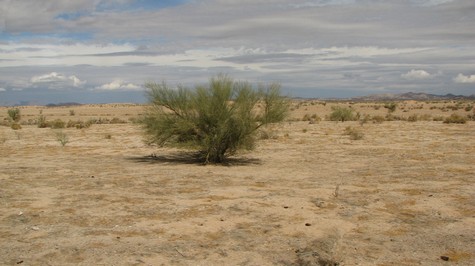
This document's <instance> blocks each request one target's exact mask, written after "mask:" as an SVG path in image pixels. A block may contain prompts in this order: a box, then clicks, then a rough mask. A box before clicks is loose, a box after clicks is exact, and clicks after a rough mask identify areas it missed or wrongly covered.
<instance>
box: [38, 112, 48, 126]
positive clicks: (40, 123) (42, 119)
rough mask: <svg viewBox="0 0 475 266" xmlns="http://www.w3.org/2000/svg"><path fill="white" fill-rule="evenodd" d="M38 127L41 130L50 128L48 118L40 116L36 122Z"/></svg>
mask: <svg viewBox="0 0 475 266" xmlns="http://www.w3.org/2000/svg"><path fill="white" fill-rule="evenodd" d="M36 125H37V126H38V127H39V128H47V127H49V126H50V125H49V123H48V122H47V121H46V116H44V115H40V116H38V119H37V120H36Z"/></svg>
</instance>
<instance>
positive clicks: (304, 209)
mask: <svg viewBox="0 0 475 266" xmlns="http://www.w3.org/2000/svg"><path fill="white" fill-rule="evenodd" d="M474 105H475V103H474V102H473V101H472V102H470V101H462V102H459V101H435V102H423V101H421V102H416V101H401V102H398V103H397V108H396V110H395V111H394V112H393V113H390V112H389V110H388V109H387V108H385V104H384V103H377V102H356V103H354V102H323V101H317V100H294V102H293V104H292V108H291V114H290V117H289V118H288V119H287V121H285V122H282V123H279V124H275V125H271V126H269V127H267V128H265V129H264V132H262V133H261V135H260V137H259V138H260V140H259V142H257V146H256V147H255V149H254V150H253V151H249V152H248V151H246V152H241V153H239V154H237V155H235V156H233V157H231V158H230V159H229V161H228V162H227V163H226V164H224V165H203V164H201V163H200V162H198V161H196V160H195V159H194V158H193V157H192V156H191V153H190V152H189V151H183V150H177V149H172V148H160V147H156V146H149V145H147V144H145V143H144V141H143V135H142V130H141V128H140V125H138V124H136V123H134V121H135V120H136V119H137V117H139V116H140V114H141V113H143V112H144V106H142V105H132V104H105V105H81V106H67V107H45V106H23V107H18V108H19V109H20V110H21V116H22V118H21V120H20V124H21V127H22V128H21V129H19V130H13V129H12V128H10V127H9V126H8V125H7V123H6V122H5V121H7V117H8V115H7V110H8V109H10V107H0V121H3V122H5V123H4V125H3V126H0V265H475V185H474V180H475V121H470V120H469V121H467V122H466V123H465V124H453V123H443V120H444V119H445V118H446V117H449V116H450V115H451V114H452V113H457V114H459V115H461V116H471V117H473V115H474V109H473V106H474ZM332 106H345V107H349V106H351V107H352V108H353V109H354V110H355V113H356V112H358V113H359V117H360V118H359V120H360V121H346V122H335V121H329V120H328V116H329V114H330V113H331V107H332ZM470 107H471V108H470ZM40 115H42V116H44V117H45V118H46V119H47V120H49V121H53V120H57V119H59V120H62V121H64V122H65V123H67V122H68V121H69V120H71V121H94V123H93V124H92V125H91V126H90V127H86V128H79V129H78V128H75V127H70V128H67V127H65V128H62V129H51V128H38V126H37V125H36V124H35V121H36V119H37V118H38V117H39V116H40ZM388 120H389V121H388ZM348 129H354V130H356V131H357V132H359V134H358V135H355V136H352V135H349V134H347V133H348ZM58 132H62V133H63V135H62V136H63V137H65V139H64V140H65V141H64V142H63V143H61V141H60V140H59V139H58V136H59V135H58Z"/></svg>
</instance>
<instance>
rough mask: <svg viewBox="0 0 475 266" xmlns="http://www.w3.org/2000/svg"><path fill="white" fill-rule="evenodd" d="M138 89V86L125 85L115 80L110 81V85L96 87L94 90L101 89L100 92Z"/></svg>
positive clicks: (121, 81) (123, 82)
mask: <svg viewBox="0 0 475 266" xmlns="http://www.w3.org/2000/svg"><path fill="white" fill-rule="evenodd" d="M140 88H141V87H140V86H137V85H135V84H133V83H127V82H125V81H123V80H120V79H117V80H114V81H112V82H111V83H106V84H103V85H101V86H99V87H96V89H101V90H137V89H140Z"/></svg>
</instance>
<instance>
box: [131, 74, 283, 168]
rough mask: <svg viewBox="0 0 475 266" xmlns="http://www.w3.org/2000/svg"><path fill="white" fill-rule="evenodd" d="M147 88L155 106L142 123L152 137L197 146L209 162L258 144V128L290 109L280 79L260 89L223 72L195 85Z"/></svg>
mask: <svg viewBox="0 0 475 266" xmlns="http://www.w3.org/2000/svg"><path fill="white" fill-rule="evenodd" d="M145 87H146V88H147V89H148V98H149V101H150V106H149V107H148V110H147V112H146V114H145V115H144V117H143V118H142V119H141V120H140V122H141V123H142V125H143V128H144V129H145V132H146V135H147V136H148V142H149V143H155V144H158V145H160V146H175V147H176V146H178V147H186V148H193V149H197V150H198V151H200V155H201V158H202V159H203V161H204V162H205V163H222V162H223V161H224V160H225V158H226V157H227V156H229V155H232V154H233V153H235V152H236V151H237V150H239V149H252V148H253V146H254V142H255V139H256V138H255V137H256V134H255V133H256V131H257V130H258V129H259V128H261V127H262V126H264V125H266V124H269V123H274V122H280V121H282V120H283V119H284V118H285V116H286V115H287V112H288V101H287V99H285V98H284V97H282V96H281V95H280V86H279V85H278V84H270V85H268V86H260V88H259V89H258V90H254V89H253V88H252V86H251V84H250V83H248V82H238V81H234V80H233V79H231V78H229V77H227V76H225V75H219V76H217V77H213V78H211V80H210V82H209V84H208V85H204V86H196V88H195V89H194V90H191V89H187V88H185V87H178V88H177V89H172V88H170V87H168V85H167V84H166V83H164V82H163V83H147V84H145Z"/></svg>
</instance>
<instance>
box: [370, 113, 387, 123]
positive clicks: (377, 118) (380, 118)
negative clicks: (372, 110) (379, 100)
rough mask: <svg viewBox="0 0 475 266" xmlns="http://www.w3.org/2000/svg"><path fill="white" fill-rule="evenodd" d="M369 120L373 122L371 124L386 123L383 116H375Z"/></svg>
mask: <svg viewBox="0 0 475 266" xmlns="http://www.w3.org/2000/svg"><path fill="white" fill-rule="evenodd" d="M371 120H372V121H373V123H375V124H381V123H383V122H384V121H386V118H384V116H381V115H375V116H373V117H372V118H371Z"/></svg>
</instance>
